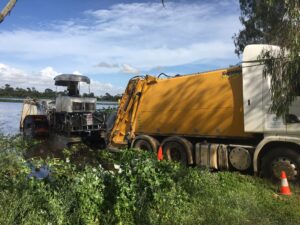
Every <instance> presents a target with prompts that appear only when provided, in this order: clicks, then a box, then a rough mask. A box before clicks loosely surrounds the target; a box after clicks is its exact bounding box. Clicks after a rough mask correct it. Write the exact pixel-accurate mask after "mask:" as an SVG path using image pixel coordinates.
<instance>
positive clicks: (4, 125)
mask: <svg viewBox="0 0 300 225" xmlns="http://www.w3.org/2000/svg"><path fill="white" fill-rule="evenodd" d="M22 105H23V103H19V102H0V133H2V134H4V135H15V134H18V133H19V129H20V118H21V111H22Z"/></svg>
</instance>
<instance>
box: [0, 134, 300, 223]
mask: <svg viewBox="0 0 300 225" xmlns="http://www.w3.org/2000/svg"><path fill="white" fill-rule="evenodd" d="M33 147H34V143H26V142H23V141H21V140H20V139H18V138H17V139H15V138H5V137H1V138H0V149H1V152H0V224H206V225H207V224H214V225H215V224H216V225H217V224H222V225H226V224H228V225H229V224H230V225H232V224H243V225H247V224H249V225H253V224H264V225H267V224H299V221H300V204H299V201H300V199H299V198H298V197H297V195H294V196H292V197H290V198H286V197H282V196H278V195H277V194H276V191H277V190H276V188H274V187H273V186H272V185H270V184H268V183H267V182H265V181H263V180H261V179H259V178H255V177H250V176H244V175H241V174H238V173H227V172H222V173H221V172H220V173H210V172H208V171H201V170H199V169H197V168H185V167H182V166H181V165H179V164H175V163H169V162H166V161H162V162H158V161H157V160H156V159H155V157H154V156H153V155H150V154H147V153H142V152H137V151H134V150H128V151H124V152H122V153H118V154H111V153H109V152H107V151H91V150H89V149H86V148H85V149H82V148H81V149H79V148H71V149H65V150H64V151H63V157H62V159H57V158H54V157H46V158H44V159H39V158H35V159H25V157H24V155H28V154H26V153H27V152H28V151H29V152H30V149H33ZM31 151H32V150H31ZM30 155H32V152H31V154H30ZM100 163H101V164H102V166H100ZM110 163H117V164H120V165H121V169H120V170H114V171H111V170H105V169H104V168H103V167H105V168H106V167H108V166H109V165H111V164H110ZM29 165H30V166H31V167H33V166H34V167H35V168H37V169H38V168H39V167H40V166H41V165H47V166H48V167H49V168H50V171H51V174H50V176H48V177H46V178H44V179H38V178H36V177H35V176H34V174H32V170H31V169H29V168H30V166H29ZM29 174H31V175H32V176H30V175H29Z"/></svg>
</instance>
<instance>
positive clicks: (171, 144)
mask: <svg viewBox="0 0 300 225" xmlns="http://www.w3.org/2000/svg"><path fill="white" fill-rule="evenodd" d="M162 148H163V152H164V155H165V157H166V159H167V160H170V161H177V162H181V163H182V164H183V165H190V164H193V154H192V151H193V145H192V144H191V142H189V141H188V140H186V139H185V138H182V137H169V138H167V139H165V140H164V141H163V143H162Z"/></svg>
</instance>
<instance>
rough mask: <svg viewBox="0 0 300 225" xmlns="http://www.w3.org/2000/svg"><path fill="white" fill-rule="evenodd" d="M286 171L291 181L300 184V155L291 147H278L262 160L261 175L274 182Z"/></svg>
mask: <svg viewBox="0 0 300 225" xmlns="http://www.w3.org/2000/svg"><path fill="white" fill-rule="evenodd" d="M281 171H285V172H286V175H287V179H288V180H289V181H292V182H295V183H300V154H299V152H297V151H295V150H294V149H292V148H289V147H285V146H282V147H276V148H273V149H272V150H269V152H268V153H267V154H266V155H265V156H264V157H263V158H262V164H261V175H262V177H265V178H267V179H270V180H271V181H273V182H278V181H279V180H280V175H281Z"/></svg>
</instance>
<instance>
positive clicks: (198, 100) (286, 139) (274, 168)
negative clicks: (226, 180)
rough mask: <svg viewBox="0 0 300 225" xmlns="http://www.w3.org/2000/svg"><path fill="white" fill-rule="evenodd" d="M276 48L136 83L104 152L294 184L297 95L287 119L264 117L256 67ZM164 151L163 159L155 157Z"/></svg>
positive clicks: (299, 120) (266, 79) (264, 94)
mask: <svg viewBox="0 0 300 225" xmlns="http://www.w3.org/2000/svg"><path fill="white" fill-rule="evenodd" d="M270 49H271V50H272V51H275V53H276V52H278V51H279V47H277V46H270V45H249V46H246V47H245V50H244V52H243V63H242V65H241V67H231V68H228V69H220V70H215V71H209V72H204V73H195V74H189V75H182V76H174V77H165V78H159V77H153V76H145V77H134V78H132V79H131V80H130V81H129V83H128V86H127V88H126V90H125V92H124V94H123V96H122V99H121V102H120V105H119V109H118V112H117V114H116V120H115V121H114V125H113V128H112V129H111V130H110V132H109V133H108V137H109V139H108V140H107V143H108V145H109V146H108V148H109V147H111V149H116V150H120V147H132V148H136V149H142V150H146V151H150V152H154V153H157V155H158V159H159V160H160V159H161V157H162V156H163V158H164V159H167V160H172V161H178V162H181V163H183V164H185V165H197V166H200V167H206V168H209V169H213V170H234V171H244V172H254V173H260V174H262V175H263V176H264V177H268V178H271V179H272V180H276V179H277V180H279V179H280V175H281V171H282V170H284V171H287V174H288V175H287V176H288V177H289V179H290V180H294V181H299V182H300V173H299V171H300V157H299V156H300V96H298V97H297V98H296V99H295V101H294V102H293V104H292V105H291V106H290V107H289V114H287V115H285V116H284V117H278V116H277V115H276V114H275V113H273V112H272V111H270V110H269V109H270V106H271V105H272V96H271V91H270V88H271V87H270V80H271V78H270V76H268V75H265V74H264V73H263V71H264V64H263V63H262V62H261V61H257V58H258V56H259V55H261V54H262V53H264V52H266V51H268V50H270ZM161 153H162V154H161Z"/></svg>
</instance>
